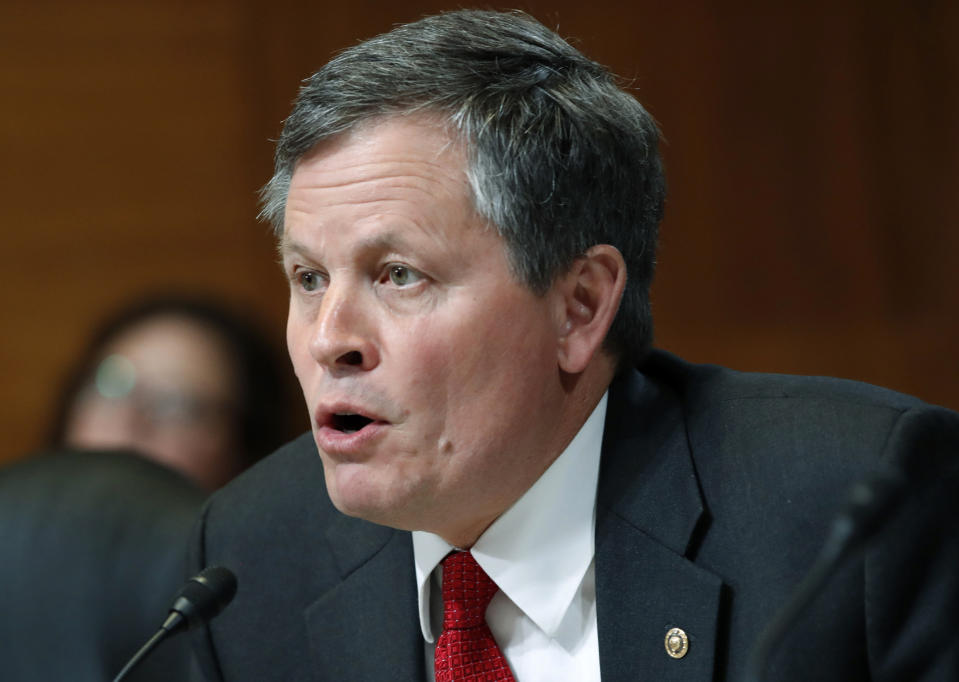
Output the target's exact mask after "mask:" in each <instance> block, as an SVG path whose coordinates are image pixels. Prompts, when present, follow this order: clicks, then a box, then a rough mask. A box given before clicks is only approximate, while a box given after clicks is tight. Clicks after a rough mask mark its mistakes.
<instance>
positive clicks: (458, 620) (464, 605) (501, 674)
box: [436, 552, 513, 682]
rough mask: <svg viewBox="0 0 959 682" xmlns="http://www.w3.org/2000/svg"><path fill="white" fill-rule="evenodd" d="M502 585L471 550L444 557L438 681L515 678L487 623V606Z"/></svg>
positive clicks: (484, 681) (437, 669)
mask: <svg viewBox="0 0 959 682" xmlns="http://www.w3.org/2000/svg"><path fill="white" fill-rule="evenodd" d="M498 589H499V588H498V587H496V583H494V582H493V581H492V580H491V579H490V577H489V576H488V575H486V571H484V570H483V569H482V568H480V566H479V564H477V563H476V559H474V558H473V555H472V554H470V553H469V552H456V553H454V554H450V555H449V556H447V557H446V558H445V559H444V560H443V634H442V635H440V638H439V640H437V642H436V682H480V681H481V680H482V681H483V682H487V681H492V680H508V681H509V682H513V673H512V672H510V669H509V664H508V663H507V662H506V659H505V658H503V652H501V651H500V650H499V647H498V646H497V645H496V640H494V639H493V633H492V632H490V629H489V626H488V625H487V624H486V607H487V606H489V602H490V599H492V598H493V595H494V594H496V591H497V590H498Z"/></svg>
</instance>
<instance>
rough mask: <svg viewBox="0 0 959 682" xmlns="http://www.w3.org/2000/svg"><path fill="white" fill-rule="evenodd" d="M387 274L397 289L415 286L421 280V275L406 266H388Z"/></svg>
mask: <svg viewBox="0 0 959 682" xmlns="http://www.w3.org/2000/svg"><path fill="white" fill-rule="evenodd" d="M387 274H388V275H389V278H390V282H391V283H393V284H395V285H396V286H398V287H405V286H409V285H410V284H416V283H417V282H419V281H420V280H421V279H423V275H421V274H420V273H418V272H417V271H416V270H414V269H413V268H411V267H408V266H406V265H398V264H394V265H390V266H389V269H388V272H387Z"/></svg>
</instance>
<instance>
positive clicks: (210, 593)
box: [170, 566, 236, 629]
mask: <svg viewBox="0 0 959 682" xmlns="http://www.w3.org/2000/svg"><path fill="white" fill-rule="evenodd" d="M234 595H236V576H235V575H233V571H231V570H230V569H228V568H224V567H223V566H208V567H207V568H204V569H203V570H202V571H200V572H199V573H198V574H196V575H195V576H193V577H192V578H190V579H189V580H188V581H187V582H186V584H185V585H184V586H183V587H182V588H181V589H180V591H179V592H178V593H177V596H176V598H175V599H174V601H173V606H172V607H171V609H170V610H171V611H175V612H177V613H179V614H180V615H182V616H183V618H185V619H186V626H187V629H189V628H192V627H194V626H196V625H202V624H203V623H206V622H207V621H209V620H210V619H211V618H213V617H214V616H216V615H217V614H218V613H219V612H220V611H222V610H223V609H224V607H226V605H227V604H229V603H230V602H231V601H232V600H233V597H234Z"/></svg>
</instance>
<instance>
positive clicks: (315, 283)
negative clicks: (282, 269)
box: [296, 270, 320, 291]
mask: <svg viewBox="0 0 959 682" xmlns="http://www.w3.org/2000/svg"><path fill="white" fill-rule="evenodd" d="M296 279H297V281H298V283H299V285H300V288H301V289H303V291H316V290H317V289H318V288H319V286H320V278H319V276H318V275H317V274H316V273H315V272H313V271H312V270H304V271H302V272H298V273H297V275H296Z"/></svg>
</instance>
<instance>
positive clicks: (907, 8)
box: [0, 0, 959, 459]
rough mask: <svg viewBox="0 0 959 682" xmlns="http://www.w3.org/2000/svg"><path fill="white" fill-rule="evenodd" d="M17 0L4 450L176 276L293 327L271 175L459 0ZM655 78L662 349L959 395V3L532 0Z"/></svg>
mask: <svg viewBox="0 0 959 682" xmlns="http://www.w3.org/2000/svg"><path fill="white" fill-rule="evenodd" d="M303 5H305V3H299V2H292V1H291V0H276V1H274V2H265V1H264V0H235V1H233V2H230V1H228V0H137V2H124V1H120V0H114V1H112V2H83V3H76V2H73V1H72V0H33V1H29V0H4V2H3V3H2V4H0V92H2V102H3V106H2V107H0V149H2V159H3V161H2V163H3V182H2V183H0V235H2V236H0V273H2V275H0V276H2V287H0V311H2V313H0V314H2V318H0V320H2V334H0V376H2V381H0V433H2V434H3V435H2V439H0V459H10V458H13V457H17V456H20V455H22V454H24V453H25V452H27V451H28V450H29V449H31V448H33V447H35V446H36V445H37V444H39V442H40V439H41V437H42V433H43V430H44V428H45V427H46V423H47V421H48V419H49V410H50V407H51V405H52V403H53V400H54V396H55V395H56V393H57V391H58V390H59V382H60V379H61V377H62V374H63V372H64V370H65V369H66V367H67V366H68V365H69V364H70V362H71V360H72V359H73V357H74V355H75V353H76V352H77V350H78V348H79V347H80V346H81V344H82V343H83V341H84V339H85V338H86V336H87V334H88V333H89V331H90V328H91V326H92V325H93V323H94V322H95V321H96V320H97V319H98V318H99V317H101V316H102V315H104V314H105V313H106V312H108V311H109V310H111V309H112V308H113V307H114V306H116V305H117V304H119V303H121V302H123V301H126V300H129V299H130V298H132V297H136V296H138V295H141V294H143V293H145V292H149V291H154V290H157V289H159V288H176V289H190V290H200V291H208V292H215V293H218V294H221V295H223V296H226V297H228V298H230V299H232V300H235V301H239V302H242V303H243V304H244V305H247V306H248V307H249V308H250V310H251V311H254V312H255V313H257V314H258V315H260V316H261V317H262V318H264V319H265V320H266V321H267V322H268V323H269V324H270V325H271V327H272V328H273V329H274V330H275V333H276V334H277V337H278V338H281V337H282V334H283V319H284V312H285V310H284V309H285V290H284V284H283V282H282V279H281V277H280V275H279V270H278V269H277V268H276V266H275V265H274V259H273V254H272V241H271V238H270V236H269V235H268V233H267V229H266V227H264V226H263V225H260V224H258V223H257V222H256V221H255V219H254V216H255V213H256V210H257V209H256V198H255V192H256V189H257V188H258V187H259V186H260V185H261V184H262V183H263V182H264V181H265V180H266V179H267V178H268V176H269V173H270V157H271V152H272V150H271V144H270V143H269V139H270V138H271V137H274V136H275V135H276V134H277V132H278V131H279V125H280V122H281V120H282V118H283V117H284V116H285V115H286V113H287V112H288V109H289V104H290V101H291V100H292V98H293V97H294V95H295V92H296V88H297V87H298V83H299V81H300V79H302V78H304V77H306V76H307V75H309V73H310V72H311V71H312V70H314V69H315V68H316V67H318V66H319V65H321V64H322V63H323V62H324V61H326V59H327V58H328V57H329V56H330V55H331V54H332V53H333V52H334V51H335V50H337V49H341V48H343V47H346V46H348V45H350V44H352V43H354V42H356V41H357V40H359V39H361V38H364V37H368V36H371V35H373V34H376V33H379V32H382V31H384V30H387V29H389V27H390V26H391V25H392V24H393V23H395V22H400V21H406V20H410V19H413V18H416V17H418V16H420V15H422V14H424V13H428V12H433V11H436V10H439V9H443V8H444V7H453V6H459V3H446V4H444V3H440V2H428V1H425V0H424V1H421V2H409V3H406V4H399V3H396V2H387V1H386V0H354V1H353V2H349V3H341V4H337V5H332V4H330V3H320V2H314V3H310V4H309V6H303ZM520 6H522V7H523V8H525V9H528V10H530V11H531V12H532V13H533V14H534V15H536V16H537V17H539V18H540V19H541V20H543V21H544V22H546V23H547V24H550V25H553V26H556V27H558V29H559V31H560V33H561V34H563V35H564V36H567V37H575V38H577V39H578V43H579V45H580V46H581V48H582V49H583V50H584V51H585V52H586V53H587V54H590V55H591V56H592V57H594V58H595V59H597V60H599V61H601V62H603V63H606V64H607V65H609V66H610V67H611V68H613V70H614V71H616V72H617V73H619V74H620V75H621V76H623V77H625V78H627V79H629V80H630V81H631V82H632V83H633V84H634V85H635V87H637V88H638V92H639V97H640V99H641V100H642V101H643V102H644V104H645V105H646V106H647V108H648V109H649V110H650V111H651V112H652V113H653V114H654V116H656V118H657V120H659V121H660V123H661V126H662V128H663V131H664V133H665V136H666V138H667V143H666V145H665V146H664V154H665V158H666V163H667V169H668V174H669V179H670V188H671V189H670V198H669V202H668V208H667V219H666V221H665V224H664V227H663V239H662V249H661V254H660V266H659V274H658V280H657V283H656V286H655V290H654V305H655V313H656V319H657V334H658V341H659V344H660V345H661V346H663V347H665V348H668V349H671V350H674V351H676V352H678V353H680V354H682V355H684V356H686V357H687V358H689V359H692V360H696V361H703V362H718V363H722V364H727V365H731V366H734V367H737V368H743V369H758V370H770V371H782V372H797V373H822V374H832V375H839V376H846V377H852V378H857V379H863V380H867V381H871V382H874V383H880V384H885V385H888V386H891V387H894V388H896V389H899V390H903V391H907V392H911V393H915V394H918V395H920V396H922V397H924V398H926V399H928V400H931V401H934V402H939V403H942V404H945V405H948V406H950V407H953V408H959V362H957V359H956V348H957V347H959V321H957V315H956V310H957V307H959V230H957V229H956V228H957V215H959V135H957V133H956V126H957V124H956V121H957V120H959V101H957V100H959V88H957V84H959V42H957V41H956V40H955V39H954V36H956V35H959V3H955V2H952V1H951V0H939V1H937V0H926V1H924V2H908V1H907V0H901V1H900V2H891V1H888V0H886V1H883V0H877V1H870V0H840V1H839V2H835V1H827V0H804V1H803V2H800V1H799V0H789V1H788V2H781V3H760V2H753V3H747V2H733V3H714V2H710V1H709V0H695V1H694V0H690V1H688V2H662V1H659V2H657V1H655V0H635V1H634V2H614V1H613V0H597V2H592V3H579V2H573V1H572V0H555V1H554V2H539V1H535V2H532V1H531V2H527V3H525V4H523V5H520Z"/></svg>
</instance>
